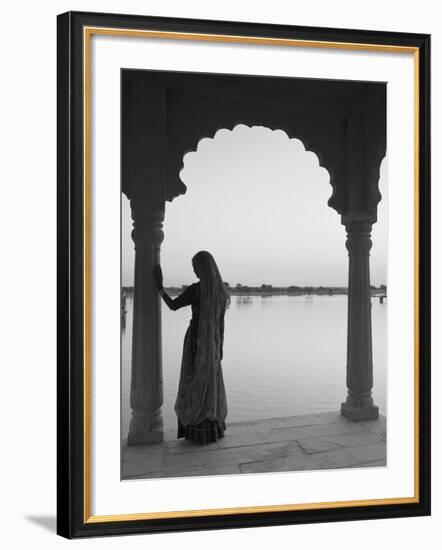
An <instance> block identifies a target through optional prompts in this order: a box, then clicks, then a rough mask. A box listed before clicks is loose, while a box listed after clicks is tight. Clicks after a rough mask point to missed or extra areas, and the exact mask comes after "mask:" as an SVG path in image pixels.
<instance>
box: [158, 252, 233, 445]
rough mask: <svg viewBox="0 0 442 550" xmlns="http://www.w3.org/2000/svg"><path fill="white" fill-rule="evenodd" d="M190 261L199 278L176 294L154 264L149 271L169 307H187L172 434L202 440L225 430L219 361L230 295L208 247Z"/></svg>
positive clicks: (225, 414)
mask: <svg viewBox="0 0 442 550" xmlns="http://www.w3.org/2000/svg"><path fill="white" fill-rule="evenodd" d="M192 265H193V270H194V272H195V275H196V276H197V278H198V279H199V282H198V283H194V284H192V285H190V286H188V287H187V288H186V290H184V292H182V294H180V295H179V296H178V297H177V298H175V299H172V298H171V297H170V296H169V295H168V294H167V292H166V291H165V290H164V288H163V275H162V271H161V267H160V266H159V265H157V266H155V267H154V271H153V273H154V280H155V282H156V285H157V287H158V290H159V292H160V294H161V296H162V298H163V300H164V302H165V303H166V304H167V306H168V307H169V308H170V309H171V310H174V311H175V310H177V309H180V308H182V307H185V306H191V307H192V319H191V320H190V324H189V327H188V329H187V331H186V335H185V337H184V346H183V356H182V361H181V372H180V380H179V385H178V395H177V398H176V402H175V412H176V414H177V417H178V433H177V437H178V438H185V439H188V440H190V441H195V442H198V443H202V444H207V443H212V442H215V441H216V440H217V439H218V438H220V437H223V436H224V431H225V429H226V422H225V419H226V416H227V400H226V392H225V388H224V380H223V373H222V369H221V360H222V358H223V340H224V313H225V310H226V306H227V303H228V301H229V294H228V292H227V290H226V288H225V285H224V283H223V281H222V278H221V275H220V273H219V270H218V266H217V265H216V262H215V260H214V259H213V256H212V255H211V254H210V253H209V252H206V251H201V252H198V253H197V254H196V255H195V256H194V257H193V258H192Z"/></svg>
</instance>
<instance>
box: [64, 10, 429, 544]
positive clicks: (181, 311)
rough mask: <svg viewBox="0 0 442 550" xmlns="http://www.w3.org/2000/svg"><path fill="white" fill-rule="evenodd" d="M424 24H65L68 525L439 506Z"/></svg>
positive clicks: (210, 525) (92, 16)
mask: <svg viewBox="0 0 442 550" xmlns="http://www.w3.org/2000/svg"><path fill="white" fill-rule="evenodd" d="M429 67H430V37H429V36H428V35H423V34H408V33H394V32H377V31H361V30H348V29H345V30H344V29H330V28H315V27H310V28H307V27H296V26H279V25H267V24H255V23H238V22H227V21H202V20H190V19H173V18H160V17H144V16H132V15H115V14H97V13H80V12H69V13H64V14H62V15H60V16H58V107H57V109H58V533H59V534H60V535H62V536H64V537H68V538H74V537H90V536H103V535H113V534H118V535H121V534H131V533H153V532H165V531H180V530H197V529H214V528H234V527H248V526H271V525H281V524H292V523H305V522H325V521H341V520H354V519H375V518H389V517H403V516H418V515H428V514H429V513H430V206H429V205H430V126H429V114H430V86H429V82H430V69H429Z"/></svg>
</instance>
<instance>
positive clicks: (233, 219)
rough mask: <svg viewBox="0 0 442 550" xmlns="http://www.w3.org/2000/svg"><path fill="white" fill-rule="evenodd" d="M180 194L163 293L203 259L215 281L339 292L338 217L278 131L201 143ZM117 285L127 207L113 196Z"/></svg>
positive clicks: (379, 233) (379, 275)
mask: <svg viewBox="0 0 442 550" xmlns="http://www.w3.org/2000/svg"><path fill="white" fill-rule="evenodd" d="M386 176H387V170H386V162H385V160H384V161H383V163H382V166H381V179H380V189H381V193H382V195H383V199H382V201H381V203H380V205H379V207H378V222H377V224H375V225H374V226H373V233H372V239H373V248H372V253H371V283H372V284H374V285H376V286H378V285H380V284H386V282H387V280H386V250H387V248H386V247H387V220H386V214H387V197H386V183H387V182H386ZM181 179H182V181H183V182H184V183H185V185H186V186H187V192H186V194H185V195H182V196H179V197H177V198H175V199H174V200H173V201H172V202H171V203H169V202H168V203H166V216H165V221H164V242H163V245H162V249H161V250H162V252H161V264H162V267H163V273H164V282H165V286H181V285H183V284H190V283H192V282H194V281H195V275H194V273H193V270H192V265H191V259H192V256H194V254H195V253H196V252H198V251H199V250H208V251H209V252H211V253H212V254H213V256H214V258H215V260H216V262H217V264H218V267H219V269H220V272H221V275H222V277H223V280H224V281H227V282H229V283H230V285H231V286H235V285H236V284H237V283H241V284H244V285H251V286H260V285H261V284H263V283H264V284H272V285H274V286H288V285H298V286H320V285H322V286H346V285H347V277H348V257H347V250H346V248H345V230H344V227H343V226H342V225H341V221H340V216H339V215H338V214H337V212H336V211H334V210H332V209H331V208H330V207H329V206H327V200H328V199H329V197H330V195H331V193H332V188H331V186H330V183H329V180H330V178H329V174H328V172H327V170H325V169H324V168H321V167H320V166H319V163H318V158H317V156H316V155H315V154H314V153H312V152H308V151H305V149H304V146H303V144H302V142H301V141H299V140H298V139H289V137H288V136H287V134H286V133H285V132H283V131H282V130H276V131H272V130H269V129H268V128H264V127H262V126H255V127H253V128H248V127H246V126H243V125H238V126H236V127H235V128H234V129H233V131H230V130H219V131H218V132H217V133H216V135H215V137H214V138H213V139H211V138H204V139H202V140H201V141H200V142H199V145H198V149H197V151H196V152H192V153H188V154H186V155H185V157H184V168H183V170H182V172H181ZM122 201H123V202H122V277H123V280H122V284H123V285H132V284H133V262H134V251H133V243H132V240H131V237H130V232H131V229H132V220H131V216H130V206H129V201H128V200H127V198H126V197H125V195H122Z"/></svg>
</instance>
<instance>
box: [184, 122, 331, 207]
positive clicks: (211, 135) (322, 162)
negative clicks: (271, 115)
mask: <svg viewBox="0 0 442 550" xmlns="http://www.w3.org/2000/svg"><path fill="white" fill-rule="evenodd" d="M238 126H244V127H246V128H248V129H250V130H252V129H253V128H267V129H269V130H271V131H272V132H276V131H281V132H284V134H285V135H286V136H287V139H289V140H290V139H297V140H299V141H300V142H301V143H302V145H303V147H304V151H305V152H310V153H314V154H315V156H316V158H317V159H318V165H319V166H320V167H321V168H324V169H325V170H326V171H327V173H328V175H329V184H330V186H331V188H332V193H331V195H330V197H329V199H328V201H327V205H328V206H330V207H331V208H333V209H335V210H336V211H337V212H338V213H340V211H339V210H338V209H337V208H336V206H335V204H334V199H335V196H336V185H335V179H334V171H333V169H332V168H331V164H332V163H331V161H328V160H327V159H326V157H325V154H324V152H323V151H322V150H321V148H320V147H319V146H316V145H314V144H313V143H312V142H311V140H309V139H308V138H307V136H306V135H303V133H302V132H293V131H292V130H290V129H289V128H287V127H283V126H281V125H279V124H275V125H270V124H257V123H251V122H247V121H241V120H240V121H238V122H235V123H234V124H227V125H226V124H222V125H219V126H217V127H215V128H214V129H213V130H211V131H210V132H207V133H206V135H202V136H200V137H199V138H197V139H194V140H193V142H192V144H191V145H190V146H189V147H188V148H186V149H185V150H184V152H183V153H182V155H181V164H180V167H179V170H178V174H179V180H180V182H181V184H182V187H183V192H182V193H181V194H184V193H185V192H186V190H187V186H186V185H185V183H184V182H183V181H182V179H181V172H182V170H183V168H184V157H185V156H186V155H187V154H189V153H197V152H198V148H199V145H200V143H201V142H202V141H203V140H204V139H211V140H214V139H216V134H217V133H218V132H219V131H221V130H227V131H229V132H233V131H234V130H235V128H237V127H238Z"/></svg>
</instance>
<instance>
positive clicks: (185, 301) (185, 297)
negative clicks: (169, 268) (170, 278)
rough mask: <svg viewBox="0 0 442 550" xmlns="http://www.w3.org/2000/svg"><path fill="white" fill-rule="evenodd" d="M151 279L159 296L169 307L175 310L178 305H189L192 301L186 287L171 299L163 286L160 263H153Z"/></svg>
mask: <svg viewBox="0 0 442 550" xmlns="http://www.w3.org/2000/svg"><path fill="white" fill-rule="evenodd" d="M153 279H154V281H155V284H156V287H157V288H158V292H159V293H160V296H161V297H162V298H163V300H164V302H165V304H166V305H167V307H168V308H169V309H171V310H173V311H176V310H177V309H179V308H180V307H184V306H189V305H190V304H191V303H192V300H191V295H190V292H188V290H187V289H186V290H185V291H184V292H183V293H182V294H180V295H179V296H178V297H177V298H175V299H172V298H171V297H170V296H169V294H167V292H166V291H165V290H164V286H163V272H162V270H161V266H160V265H155V266H154V267H153Z"/></svg>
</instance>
